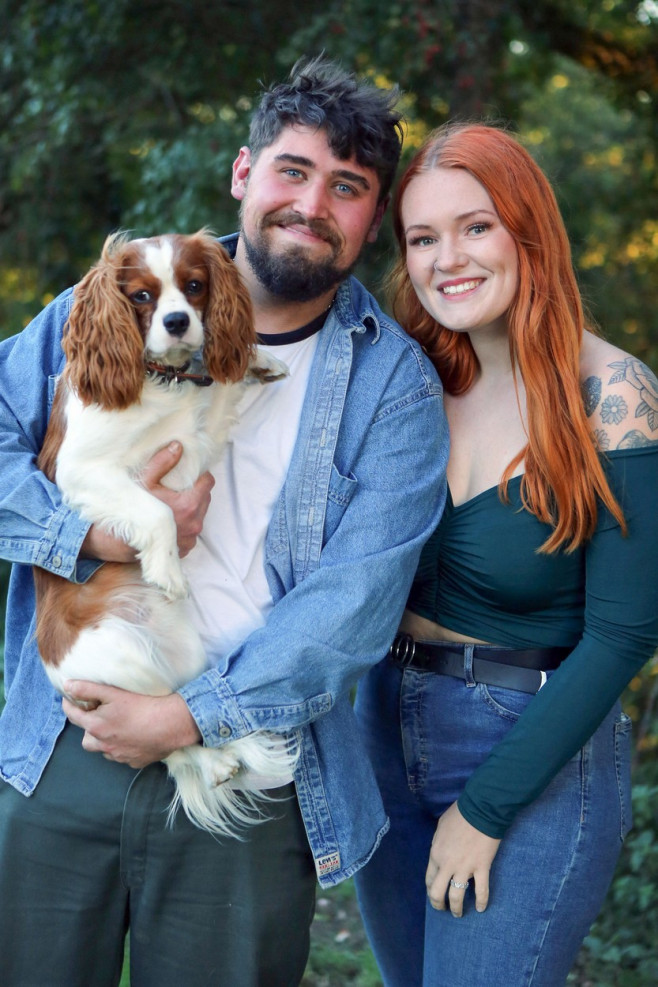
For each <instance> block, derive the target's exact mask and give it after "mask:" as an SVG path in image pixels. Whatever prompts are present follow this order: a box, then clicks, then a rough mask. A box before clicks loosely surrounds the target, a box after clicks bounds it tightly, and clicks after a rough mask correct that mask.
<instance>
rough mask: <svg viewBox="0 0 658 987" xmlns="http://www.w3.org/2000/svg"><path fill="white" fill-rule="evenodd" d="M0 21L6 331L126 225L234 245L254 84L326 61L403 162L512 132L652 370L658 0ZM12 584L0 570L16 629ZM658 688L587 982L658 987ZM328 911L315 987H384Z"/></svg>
mask: <svg viewBox="0 0 658 987" xmlns="http://www.w3.org/2000/svg"><path fill="white" fill-rule="evenodd" d="M0 23H2V25H3V29H2V35H1V37H0V337H1V336H9V335H12V334H14V333H16V332H18V331H20V330H21V329H22V328H23V327H24V326H25V325H26V324H27V322H28V321H29V320H30V318H31V317H32V316H34V315H35V314H36V313H37V312H38V311H39V310H40V309H41V308H42V306H43V305H44V304H45V303H46V302H48V301H49V300H50V299H51V298H52V297H54V296H55V295H56V294H57V293H59V292H60V291H61V290H63V289H64V288H66V287H68V286H69V285H70V284H73V283H74V282H75V281H77V280H78V279H79V278H80V277H81V276H82V274H83V273H84V272H85V271H86V269H87V268H88V266H89V265H90V264H91V263H92V262H93V261H94V260H95V259H96V257H97V256H98V254H99V252H100V248H101V245H102V243H103V240H104V238H105V236H106V234H107V233H108V232H110V231H112V230H116V229H119V228H122V229H129V230H132V231H134V232H135V234H137V235H151V234H155V233H162V232H166V231H173V230H177V231H181V232H191V231H193V230H195V229H197V228H199V227H201V226H209V227H210V228H211V229H213V230H214V231H216V232H217V233H218V234H220V233H227V232H230V231H232V230H234V229H235V228H236V203H235V201H234V200H233V199H232V198H231V197H230V194H229V180H230V169H231V164H232V162H233V159H234V157H235V155H236V153H237V150H238V149H239V147H240V146H241V145H242V144H245V143H246V142H247V128H248V119H249V114H250V110H251V107H252V106H253V103H254V100H255V99H256V98H257V95H258V92H259V90H260V85H261V83H264V84H265V85H268V84H269V83H270V82H272V81H274V80H278V79H280V78H282V77H283V76H284V75H286V74H287V72H288V70H289V68H290V67H291V65H292V64H293V62H294V61H295V60H296V59H297V58H298V57H299V56H301V55H304V54H317V53H319V52H320V51H323V50H324V51H325V52H326V53H327V54H328V55H330V56H332V57H335V58H338V59H340V60H341V61H342V62H343V63H344V64H345V65H346V66H347V67H349V68H353V69H356V70H358V71H359V72H360V73H361V74H364V75H367V76H370V77H371V78H372V79H373V80H374V81H375V82H376V83H377V84H379V85H383V86H388V85H393V84H394V83H397V84H399V85H400V87H401V88H402V90H403V92H404V96H403V101H402V106H403V110H404V113H405V117H406V121H407V136H406V141H405V156H408V155H409V154H410V153H411V152H413V150H414V149H415V148H416V147H417V146H418V144H419V143H420V142H421V141H422V139H423V137H424V136H425V135H426V134H427V132H428V131H429V130H430V129H431V128H432V127H434V126H436V125H437V124H439V123H441V122H443V121H445V120H447V119H487V120H491V121H496V122H502V123H505V124H506V125H508V126H509V127H510V128H511V129H512V130H513V131H515V132H517V133H518V135H519V136H520V138H521V139H522V141H523V142H524V143H525V145H526V146H527V147H528V149H529V150H530V152H531V153H532V154H533V156H534V157H535V158H536V160H537V161H538V162H539V163H540V165H541V166H542V167H543V168H544V170H545V171H546V172H547V174H548V176H549V178H550V179H551V180H552V182H553V184H554V186H555V189H556V192H557V195H558V199H559V201H560V204H561V207H562V210H563V214H564V217H565V221H566V224H567V227H568V230H569V233H570V236H571V241H572V245H573V256H574V265H575V267H576V271H577V274H578V278H579V282H580V285H581V288H582V291H583V294H584V298H585V301H586V305H587V307H588V309H589V312H590V313H591V315H592V317H593V319H594V320H595V322H596V323H597V324H598V326H599V327H600V329H601V331H602V333H603V334H604V335H605V336H606V337H608V338H609V339H611V340H612V341H614V342H615V343H617V344H618V345H620V346H622V347H624V348H625V349H628V350H630V351H631V352H632V353H634V354H635V355H636V356H638V357H639V358H640V359H642V360H644V361H645V362H646V363H648V364H649V365H650V366H651V367H652V368H653V369H654V371H655V370H656V369H658V315H657V314H656V313H657V312H658V277H657V276H656V275H657V274H658V173H657V170H656V151H657V142H656V138H657V136H658V2H657V0H642V2H637V0H598V2H589V0H509V2H503V0H404V2H392V0H323V2H322V3H318V2H316V0H306V2H303V3H302V2H299V0H296V2H293V0H218V2H212V0H157V2H156V0H143V2H136V0H103V2H100V0H0ZM391 255H392V242H391V234H390V228H389V227H388V226H387V225H385V226H384V230H383V233H382V235H381V236H380V239H379V241H378V243H377V244H376V245H375V246H374V247H373V248H372V250H371V252H370V253H369V254H368V255H367V256H366V258H365V259H364V261H363V264H362V266H361V269H360V270H359V272H358V273H359V274H360V276H361V277H362V278H363V279H364V280H365V281H366V282H367V284H368V286H369V287H370V288H371V289H372V290H373V291H374V293H375V294H377V295H378V296H379V297H380V300H381V301H382V302H384V301H385V299H384V296H383V291H382V285H383V283H384V282H385V278H386V270H387V266H388V264H389V262H390V258H391ZM647 578H656V574H655V573H647ZM6 579H7V567H6V565H4V564H2V563H0V604H2V605H1V606H0V613H2V614H4V603H3V602H2V598H3V596H4V587H5V586H6ZM0 620H1V618H0ZM1 629H2V628H1V627H0V630H1ZM0 669H1V657H0ZM657 694H658V675H657V674H656V668H655V667H649V668H648V669H647V670H646V672H645V673H644V674H643V675H642V676H641V677H638V679H636V680H634V682H633V683H632V684H631V687H630V688H629V690H628V693H627V695H626V697H625V706H626V709H627V711H629V712H630V713H631V715H632V716H633V719H634V721H635V725H636V767H635V776H634V777H635V815H636V828H635V830H634V832H633V834H632V835H631V837H630V838H629V840H628V842H627V845H626V848H625V850H624V857H623V859H622V862H621V864H620V869H619V872H618V878H617V880H616V881H615V885H614V887H613V890H612V892H611V896H610V902H609V906H608V908H607V910H606V912H604V914H603V915H602V917H601V919H600V920H599V922H598V923H597V926H596V927H595V929H594V930H593V934H592V936H590V938H589V940H588V942H587V944H586V947H585V949H584V950H583V954H582V957H581V961H580V962H579V968H578V970H577V971H576V973H575V974H574V975H573V982H574V983H578V984H581V985H582V987H585V985H586V984H587V985H591V987H604V985H608V984H609V985H613V984H614V985H621V987H636V985H637V987H649V985H655V984H658V958H657V957H656V954H655V942H656V941H658V894H657V892H658V840H657V833H658V765H657V763H656V759H655V749H656V747H657V746H658V721H657V717H656V714H655V702H656V696H657ZM0 701H1V700H0ZM337 901H339V904H336V902H337ZM321 907H324V908H325V909H326V914H325V915H324V916H323V914H321V913H320V912H321V909H320V911H319V916H318V922H317V923H316V925H317V926H318V928H319V935H318V941H319V940H322V941H323V944H322V950H324V949H325V946H326V947H327V948H328V952H327V955H326V956H325V954H324V952H322V958H320V959H319V958H318V957H319V956H320V952H321V951H322V950H319V949H318V948H316V950H315V953H314V957H315V960H313V959H312V964H311V966H312V965H313V962H317V963H318V964H319V969H318V970H316V971H311V972H309V977H312V978H313V979H309V980H308V983H309V984H311V983H313V984H318V985H319V984H334V983H335V984H337V985H341V984H347V983H351V984H360V985H361V987H367V985H368V984H371V985H375V984H378V983H379V980H378V977H377V975H376V972H375V971H374V967H373V966H372V964H371V962H370V958H369V956H368V954H367V948H366V947H365V946H363V945H362V937H361V934H360V932H358V930H356V929H355V928H354V927H353V926H350V923H358V918H355V917H354V916H353V904H352V899H351V896H350V891H349V888H348V890H347V891H343V892H340V895H339V897H338V898H337V899H335V900H334V901H333V903H332V901H327V902H326V904H325V905H324V906H321ZM332 909H333V911H332ZM343 913H344V914H345V915H346V916H347V917H346V919H345V922H344V924H345V923H347V926H350V927H346V928H345V929H339V930H338V931H337V932H336V931H335V928H334V925H335V922H338V924H339V925H340V923H341V922H343V920H342V919H341V918H340V917H338V918H336V916H337V915H338V916H340V915H342V914H343ZM330 914H331V916H333V918H332V919H331V920H328V921H327V922H325V932H326V931H327V930H329V932H328V933H327V934H325V935H324V936H323V935H322V932H323V922H322V920H323V917H326V916H329V915H330ZM334 920H335V921H334ZM332 922H333V923H334V924H332ZM334 933H335V934H334ZM343 933H346V935H343ZM341 936H342V938H341ZM324 940H326V942H325V941H324ZM355 943H356V944H357V945H356V946H355ZM346 957H347V959H346ZM350 958H351V959H350ZM332 964H334V965H335V964H337V965H335V969H334V965H332ZM341 964H342V965H341ZM350 964H351V965H350ZM323 978H324V979H323Z"/></svg>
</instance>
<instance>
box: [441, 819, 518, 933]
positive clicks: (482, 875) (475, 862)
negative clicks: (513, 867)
mask: <svg viewBox="0 0 658 987" xmlns="http://www.w3.org/2000/svg"><path fill="white" fill-rule="evenodd" d="M499 846H500V840H495V839H493V838H492V837H491V836H485V834H484V833H481V832H480V830H479V829H476V828H475V827H474V826H471V824H470V823H469V822H467V821H466V820H465V819H464V817H463V816H462V814H461V812H460V811H459V808H458V807H457V803H456V802H453V804H452V805H451V806H450V808H449V809H448V810H447V811H446V812H444V813H443V815H442V816H441V818H440V819H439V821H438V823H437V827H436V832H435V834H434V839H433V840H432V849H431V850H430V859H429V864H428V865H427V873H426V875H425V884H426V886H427V894H428V896H429V899H430V903H431V905H432V907H433V908H437V909H438V910H439V911H443V910H445V908H446V894H447V896H448V902H449V906H450V911H451V912H452V914H453V915H454V916H455V917H456V918H460V917H461V915H462V912H463V909H464V894H465V892H466V887H467V886H468V882H469V881H470V879H471V878H473V880H474V882H475V908H476V910H477V911H478V912H483V911H484V910H485V908H486V907H487V904H488V902H489V871H490V870H491V865H492V863H493V860H494V857H495V856H496V854H497V852H498V847H499ZM451 881H453V882H454V884H451V883H450V882H451ZM455 884H456V885H457V887H455Z"/></svg>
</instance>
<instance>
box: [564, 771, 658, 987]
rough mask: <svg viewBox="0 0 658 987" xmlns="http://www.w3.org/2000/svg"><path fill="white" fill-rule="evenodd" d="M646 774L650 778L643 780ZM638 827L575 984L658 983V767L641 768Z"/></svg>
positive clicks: (636, 793) (625, 986)
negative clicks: (657, 938) (657, 941)
mask: <svg viewBox="0 0 658 987" xmlns="http://www.w3.org/2000/svg"><path fill="white" fill-rule="evenodd" d="M643 777H646V778H647V781H646V782H643V781H640V779H641V778H643ZM636 781H637V782H638V783H636V784H635V785H634V788H633V815H634V826H633V829H632V831H631V833H630V834H629V836H628V837H627V838H626V842H625V844H624V848H623V850H622V854H621V858H620V861H619V865H618V867H617V872H616V875H615V879H614V882H613V885H612V888H611V890H610V893H609V895H608V898H607V900H606V904H605V907H604V909H603V911H602V912H601V915H600V917H599V918H598V920H597V921H596V923H595V924H594V926H593V928H592V931H591V934H590V935H589V936H588V937H587V939H586V940H585V944H584V946H583V949H582V952H581V956H580V958H579V963H578V968H577V971H576V972H575V973H574V974H573V975H572V978H571V980H570V982H571V983H590V984H596V987H648V985H649V984H656V983H658V956H657V955H656V937H657V936H658V770H656V766H655V765H651V767H650V768H649V767H648V766H647V768H646V769H643V770H642V771H640V772H638V773H637V774H636Z"/></svg>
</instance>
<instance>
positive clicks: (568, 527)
mask: <svg viewBox="0 0 658 987" xmlns="http://www.w3.org/2000/svg"><path fill="white" fill-rule="evenodd" d="M439 167H441V168H463V169H465V170H466V171H468V172H469V173H470V174H471V175H472V176H473V177H474V178H476V179H477V180H478V181H479V182H480V183H481V184H482V185H483V186H484V188H485V189H486V190H487V192H488V194H489V196H490V197H491V200H492V202H493V204H494V206H495V207H496V210H497V212H498V215H499V216H500V219H501V221H502V223H503V225H504V226H505V228H506V229H507V231H508V232H509V233H510V234H511V236H512V237H513V238H514V240H515V242H516V247H517V252H518V264H519V285H518V291H517V295H516V298H515V300H514V301H513V303H512V305H511V306H510V309H509V312H508V316H507V321H508V334H509V345H510V355H511V358H512V365H513V367H514V368H515V371H518V373H520V375H521V378H522V379H523V383H524V385H525V389H526V396H527V415H528V443H527V446H526V447H525V448H524V449H522V450H521V452H520V453H519V454H518V455H517V456H515V457H514V459H513V460H512V461H511V462H510V463H509V464H508V465H507V467H506V469H505V471H504V473H503V476H502V478H501V481H500V485H499V489H500V494H501V497H502V498H503V499H504V500H507V499H508V498H507V485H508V482H509V479H510V477H511V475H512V473H513V472H514V469H515V467H516V466H517V465H518V463H519V462H520V461H521V460H522V459H525V473H524V475H523V478H522V483H521V496H522V499H523V503H524V505H525V507H526V508H527V509H528V510H529V511H531V512H532V513H533V514H535V515H536V516H537V517H538V518H539V520H540V521H544V522H547V523H549V524H551V525H552V526H553V532H552V534H551V535H550V537H549V538H548V539H547V540H546V542H545V543H544V545H543V546H542V551H544V552H553V551H557V550H558V549H566V550H567V551H573V550H574V549H576V548H577V547H578V546H579V545H581V544H582V543H583V542H584V541H585V540H587V539H588V538H589V537H591V535H592V534H593V532H594V528H595V526H596V519H597V498H600V500H601V502H602V503H603V504H605V506H606V507H607V508H608V509H609V510H610V512H611V513H612V514H613V515H614V517H615V518H616V519H617V521H618V522H619V524H620V525H621V526H622V528H624V529H625V524H624V518H623V515H622V512H621V509H620V507H619V505H618V504H617V501H616V500H615V498H614V496H613V495H612V492H611V490H610V487H609V485H608V482H607V479H606V476H605V472H604V470H603V467H602V465H601V461H600V459H599V455H598V453H597V450H596V448H595V446H594V442H593V439H592V435H591V432H590V428H589V426H588V423H587V416H586V413H585V408H584V404H583V399H582V396H581V388H580V379H579V358H580V349H581V344H582V338H583V330H584V328H585V317H584V313H583V306H582V302H581V298H580V292H579V290H578V286H577V283H576V278H575V275H574V271H573V267H572V262H571V248H570V245H569V239H568V237H567V233H566V230H565V227H564V223H563V221H562V217H561V215H560V210H559V207H558V205H557V202H556V199H555V195H554V194H553V190H552V188H551V186H550V184H549V182H548V180H547V179H546V176H545V175H544V174H543V172H542V171H541V169H540V168H539V167H538V165H537V164H536V163H535V161H534V160H533V159H532V157H531V156H530V154H528V152H527V151H526V150H525V149H524V148H523V147H522V146H521V145H520V144H519V143H518V141H517V140H515V139H514V138H513V137H512V136H510V135H509V134H507V133H506V132H505V131H503V130H500V129H498V128H497V127H492V126H486V125H484V124H454V123H453V124H446V125H445V126H443V127H440V128H439V129H438V130H436V131H434V132H433V133H432V134H431V135H430V137H429V138H428V139H427V141H426V142H425V144H424V145H423V147H422V148H421V149H420V151H419V152H418V153H417V154H416V156H415V157H414V158H413V160H412V161H411V163H410V165H409V166H408V168H407V169H406V171H405V173H404V175H403V176H402V179H401V181H400V183H399V185H398V187H397V190H396V194H395V198H394V204H393V225H394V229H395V235H396V237H397V240H398V244H399V247H400V257H399V260H398V261H397V263H396V265H395V267H394V269H393V272H392V276H391V282H390V284H391V287H390V293H391V300H392V306H393V313H394V315H395V317H396V319H397V320H398V321H399V322H400V323H401V324H402V325H403V326H404V327H405V328H406V329H407V331H408V332H409V333H410V335H412V336H413V337H414V338H415V339H417V340H418V341H419V342H420V343H421V345H422V346H423V347H424V349H425V350H426V352H427V354H428V355H429V356H430V358H431V359H432V360H433V362H434V364H435V366H436V368H437V370H438V372H439V374H440V376H441V379H442V381H443V384H444V387H445V389H446V391H447V392H448V393H449V394H454V395H458V394H463V393H464V392H465V391H467V390H468V389H469V387H470V386H471V384H472V383H473V381H474V380H475V377H476V375H477V373H478V360H477V357H476V355H475V352H474V350H473V347H472V346H471V342H470V339H469V337H468V335H467V334H465V333H458V332H452V331H451V330H450V329H446V328H445V326H442V325H440V324H439V323H438V322H436V320H435V319H433V318H432V316H431V315H429V313H428V312H427V311H426V310H425V309H424V308H423V307H422V305H421V304H420V302H419V301H418V297H417V296H416V293H415V291H414V288H413V286H412V284H411V280H410V278H409V274H408V272H407V268H406V263H405V260H406V240H405V236H404V231H403V229H402V221H401V216H400V207H401V202H402V199H403V196H404V193H405V191H406V189H407V187H408V185H409V184H410V182H411V181H413V179H414V178H415V177H416V176H417V175H419V174H421V173H425V172H428V171H431V170H432V169H434V168H439ZM588 328H589V327H588Z"/></svg>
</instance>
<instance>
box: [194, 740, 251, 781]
mask: <svg viewBox="0 0 658 987" xmlns="http://www.w3.org/2000/svg"><path fill="white" fill-rule="evenodd" d="M241 767H242V762H241V761H240V758H238V757H236V756H235V755H234V754H232V753H231V752H230V751H229V750H227V749H226V748H225V747H224V748H222V750H213V751H212V757H209V758H207V759H206V762H205V764H204V766H203V769H204V770H203V773H204V776H205V780H206V784H207V785H208V787H209V788H217V787H218V786H219V785H223V784H224V782H226V781H230V780H231V778H235V776H236V774H237V773H238V771H239V770H240V768H241Z"/></svg>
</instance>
